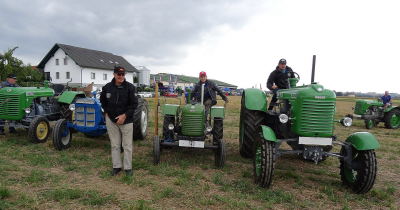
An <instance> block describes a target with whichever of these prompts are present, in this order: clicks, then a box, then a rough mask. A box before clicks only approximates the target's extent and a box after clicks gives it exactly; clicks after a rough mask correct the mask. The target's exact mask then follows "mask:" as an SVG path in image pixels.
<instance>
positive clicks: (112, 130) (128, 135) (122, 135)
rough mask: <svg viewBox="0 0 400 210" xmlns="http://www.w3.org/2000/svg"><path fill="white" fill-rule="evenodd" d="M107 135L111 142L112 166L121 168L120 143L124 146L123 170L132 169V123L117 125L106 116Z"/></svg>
mask: <svg viewBox="0 0 400 210" xmlns="http://www.w3.org/2000/svg"><path fill="white" fill-rule="evenodd" d="M106 126H107V132H108V137H109V138H110V142H111V159H112V164H113V168H122V161H121V143H122V147H123V148H124V170H130V169H132V150H133V148H132V141H133V139H132V138H133V123H128V124H124V125H118V124H116V123H114V122H112V121H111V120H110V118H109V117H108V116H107V117H106Z"/></svg>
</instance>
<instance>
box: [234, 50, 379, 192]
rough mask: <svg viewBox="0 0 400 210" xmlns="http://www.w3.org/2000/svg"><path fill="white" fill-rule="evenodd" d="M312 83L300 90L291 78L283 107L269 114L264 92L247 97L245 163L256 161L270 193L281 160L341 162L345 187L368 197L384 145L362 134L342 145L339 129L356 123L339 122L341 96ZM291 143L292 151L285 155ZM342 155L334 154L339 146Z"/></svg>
mask: <svg viewBox="0 0 400 210" xmlns="http://www.w3.org/2000/svg"><path fill="white" fill-rule="evenodd" d="M312 69H313V71H312V80H311V81H312V82H311V84H310V85H304V86H296V83H297V82H298V81H299V79H300V78H299V77H298V78H290V79H289V84H290V86H291V87H290V88H289V89H281V90H278V92H277V94H278V103H277V105H276V106H275V107H274V110H271V111H267V101H266V95H265V93H264V92H263V91H261V90H259V89H246V90H244V92H243V95H242V102H241V103H242V104H241V113H240V131H239V150H240V154H241V156H242V157H245V158H252V159H253V168H254V170H253V174H254V180H255V183H257V184H259V185H260V186H261V187H269V186H270V185H271V182H272V177H273V173H274V168H275V164H276V160H277V158H278V157H280V156H282V155H287V154H294V155H298V156H299V157H301V159H304V160H309V161H312V162H315V163H316V164H317V163H319V162H321V161H324V160H325V159H326V158H327V157H329V156H332V157H337V158H339V160H340V176H341V180H342V182H343V183H344V184H345V185H347V186H349V187H350V188H351V189H352V190H353V191H354V192H355V193H366V192H368V191H369V190H370V189H371V188H372V187H373V185H374V182H375V178H376V174H377V162H376V156H375V151H374V150H375V149H377V148H378V147H379V143H378V141H377V139H376V138H375V136H374V135H372V134H371V133H368V132H356V133H353V134H352V135H350V136H349V137H347V139H346V140H345V141H339V139H338V138H337V137H336V136H335V135H334V133H333V131H334V123H335V122H341V123H342V125H344V126H351V123H352V119H351V118H349V117H345V118H343V119H342V120H335V119H334V116H335V111H336V95H335V93H334V92H333V91H331V90H328V89H325V88H324V87H323V86H322V85H319V84H317V83H314V69H315V56H314V58H313V68H312ZM284 142H286V143H287V144H288V145H289V146H290V148H291V149H282V148H281V145H282V143H284ZM335 145H338V146H341V150H340V152H332V148H333V146H335Z"/></svg>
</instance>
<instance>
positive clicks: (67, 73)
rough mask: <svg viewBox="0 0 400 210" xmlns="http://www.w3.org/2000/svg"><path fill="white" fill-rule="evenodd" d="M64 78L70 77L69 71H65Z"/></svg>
mask: <svg viewBox="0 0 400 210" xmlns="http://www.w3.org/2000/svg"><path fill="white" fill-rule="evenodd" d="M65 78H66V79H69V78H70V75H69V71H67V72H66V75H65Z"/></svg>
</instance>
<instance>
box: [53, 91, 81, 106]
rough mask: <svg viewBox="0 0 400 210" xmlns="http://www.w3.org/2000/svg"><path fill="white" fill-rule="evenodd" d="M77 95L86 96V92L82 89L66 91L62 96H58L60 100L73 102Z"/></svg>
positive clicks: (67, 102) (61, 101)
mask: <svg viewBox="0 0 400 210" xmlns="http://www.w3.org/2000/svg"><path fill="white" fill-rule="evenodd" d="M76 96H82V97H86V96H85V93H84V92H82V91H64V92H63V93H62V94H61V96H60V97H59V98H58V102H60V103H65V104H71V103H72V102H73V101H74V99H75V97H76Z"/></svg>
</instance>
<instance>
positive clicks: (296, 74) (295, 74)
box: [293, 72, 300, 80]
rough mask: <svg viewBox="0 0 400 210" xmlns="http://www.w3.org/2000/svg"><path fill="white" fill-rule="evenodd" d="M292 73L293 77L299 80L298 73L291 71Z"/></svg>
mask: <svg viewBox="0 0 400 210" xmlns="http://www.w3.org/2000/svg"><path fill="white" fill-rule="evenodd" d="M293 74H294V77H295V78H297V79H298V80H300V75H299V74H298V73H296V72H293Z"/></svg>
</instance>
